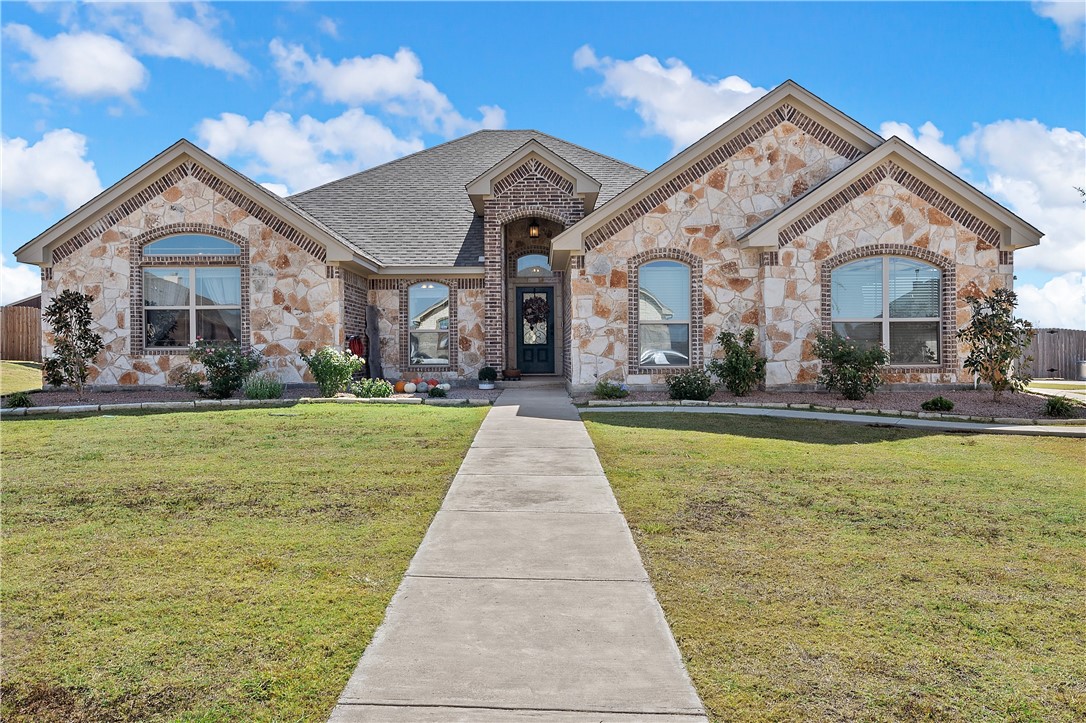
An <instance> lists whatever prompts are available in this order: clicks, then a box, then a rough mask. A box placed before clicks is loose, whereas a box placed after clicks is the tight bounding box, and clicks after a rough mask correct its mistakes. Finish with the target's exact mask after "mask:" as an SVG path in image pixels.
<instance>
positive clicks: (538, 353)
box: [517, 286, 554, 374]
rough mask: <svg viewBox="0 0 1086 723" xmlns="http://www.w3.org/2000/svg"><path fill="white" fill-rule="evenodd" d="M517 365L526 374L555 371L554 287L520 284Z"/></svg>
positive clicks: (518, 290)
mask: <svg viewBox="0 0 1086 723" xmlns="http://www.w3.org/2000/svg"><path fill="white" fill-rule="evenodd" d="M517 368H519V369H520V371H521V373H523V374H554V289H553V288H552V287H550V286H534V287H533V286H523V287H518V288H517Z"/></svg>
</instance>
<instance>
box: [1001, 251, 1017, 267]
mask: <svg viewBox="0 0 1086 723" xmlns="http://www.w3.org/2000/svg"><path fill="white" fill-rule="evenodd" d="M999 264H1000V266H1013V265H1014V252H1013V251H1000V252H999Z"/></svg>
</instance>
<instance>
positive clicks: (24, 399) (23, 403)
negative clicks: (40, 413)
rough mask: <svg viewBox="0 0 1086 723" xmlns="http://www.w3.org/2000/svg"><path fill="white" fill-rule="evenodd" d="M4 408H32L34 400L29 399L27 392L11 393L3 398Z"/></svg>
mask: <svg viewBox="0 0 1086 723" xmlns="http://www.w3.org/2000/svg"><path fill="white" fill-rule="evenodd" d="M4 406H5V407H11V408H12V409H14V408H16V407H33V406H34V400H33V399H31V398H30V393H29V392H12V393H11V394H9V395H7V397H5V398H4Z"/></svg>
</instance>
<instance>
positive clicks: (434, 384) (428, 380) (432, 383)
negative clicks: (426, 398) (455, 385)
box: [426, 377, 441, 387]
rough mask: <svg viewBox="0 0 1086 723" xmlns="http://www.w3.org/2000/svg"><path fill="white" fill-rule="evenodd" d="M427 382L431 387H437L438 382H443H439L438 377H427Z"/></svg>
mask: <svg viewBox="0 0 1086 723" xmlns="http://www.w3.org/2000/svg"><path fill="white" fill-rule="evenodd" d="M426 383H427V384H429V385H430V386H431V387H436V386H437V385H438V384H441V382H439V381H438V380H437V379H434V378H433V377H431V378H430V379H427V380H426Z"/></svg>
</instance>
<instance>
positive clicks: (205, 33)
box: [89, 2, 250, 75]
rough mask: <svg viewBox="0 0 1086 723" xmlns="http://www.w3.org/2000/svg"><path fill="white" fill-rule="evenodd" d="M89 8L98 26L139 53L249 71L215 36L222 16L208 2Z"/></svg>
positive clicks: (226, 45)
mask: <svg viewBox="0 0 1086 723" xmlns="http://www.w3.org/2000/svg"><path fill="white" fill-rule="evenodd" d="M89 7H90V12H91V16H92V19H93V21H94V22H95V23H96V24H97V25H98V26H99V27H101V28H102V29H109V30H112V31H114V32H116V33H117V34H119V35H120V36H121V37H122V38H124V40H125V41H126V42H127V43H128V45H129V46H131V47H132V48H134V49H135V50H136V52H138V53H139V54H140V55H150V56H154V57H158V58H177V59H179V60H186V61H189V62H193V63H197V64H199V65H204V66H207V67H209V68H217V69H219V70H223V71H226V72H228V73H234V74H236V75H246V74H248V72H249V70H250V68H249V63H248V62H246V60H245V59H244V58H242V57H241V56H240V55H238V53H237V52H236V51H235V50H234V49H233V48H231V47H230V45H229V44H228V43H227V42H226V41H225V40H224V39H223V38H221V37H220V36H219V34H218V27H219V25H220V24H221V23H222V21H223V19H224V17H225V16H223V15H222V14H221V13H219V12H218V11H217V10H216V9H215V8H213V7H211V5H209V4H208V3H203V2H194V3H191V4H188V5H187V6H186V5H183V4H181V3H168V2H144V3H120V4H115V3H94V4H92V5H90V6H89ZM186 9H187V12H186Z"/></svg>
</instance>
